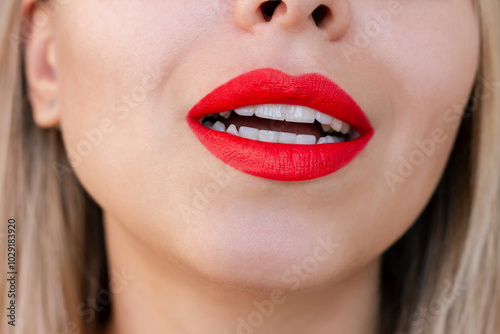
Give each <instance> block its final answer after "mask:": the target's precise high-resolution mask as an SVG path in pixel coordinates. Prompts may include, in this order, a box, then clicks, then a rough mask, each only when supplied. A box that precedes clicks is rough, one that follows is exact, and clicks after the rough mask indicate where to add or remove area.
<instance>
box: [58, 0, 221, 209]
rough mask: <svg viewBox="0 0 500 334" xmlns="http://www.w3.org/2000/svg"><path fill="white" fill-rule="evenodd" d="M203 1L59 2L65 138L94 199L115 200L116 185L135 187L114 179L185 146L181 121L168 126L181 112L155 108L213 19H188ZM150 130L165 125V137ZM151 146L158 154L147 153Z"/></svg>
mask: <svg viewBox="0 0 500 334" xmlns="http://www.w3.org/2000/svg"><path fill="white" fill-rule="evenodd" d="M206 6H207V5H206V4H201V3H198V4H191V5H190V4H189V3H187V4H184V3H182V4H181V3H180V2H174V1H168V2H167V1H154V2H152V3H150V4H148V5H147V6H145V5H144V4H143V3H142V1H135V0H132V1H127V2H126V3H124V2H120V1H106V2H103V1H86V2H71V3H68V4H67V5H65V6H61V8H60V13H59V16H58V21H57V24H58V25H59V26H60V27H59V28H58V29H57V33H58V35H57V37H56V38H57V45H58V50H57V55H58V64H59V74H60V78H59V80H60V83H61V89H60V95H61V96H60V99H61V105H62V110H63V114H62V128H63V133H64V139H65V144H66V147H67V151H68V155H69V158H70V160H72V164H73V167H74V168H75V171H76V173H77V174H78V176H79V178H80V180H81V181H82V183H83V184H84V185H85V187H86V188H87V190H88V191H89V192H90V193H91V194H92V195H94V197H96V199H97V200H98V201H99V202H108V201H109V202H113V201H114V200H113V199H112V198H113V197H114V196H115V197H116V194H114V192H115V191H117V190H120V189H121V190H125V189H127V191H140V189H136V188H134V187H133V184H134V183H133V182H123V181H119V180H126V179H129V178H130V175H136V179H138V182H137V183H136V184H140V181H139V179H140V178H141V177H145V174H149V175H150V176H151V175H152V174H153V173H157V172H158V171H156V170H155V168H156V167H155V166H158V165H162V164H163V161H165V160H168V159H169V158H171V157H172V156H175V153H174V152H184V151H186V150H185V148H184V144H183V142H182V141H179V140H176V139H177V138H179V134H180V133H181V132H182V131H185V130H186V129H187V126H186V129H183V128H180V127H169V124H170V122H171V121H172V119H176V118H179V117H180V115H183V113H179V112H176V111H178V109H179V108H178V106H177V105H175V103H176V102H175V100H169V101H166V104H165V105H162V106H161V109H159V108H155V106H156V105H157V103H158V101H159V100H160V99H162V97H161V95H162V94H161V92H162V91H164V90H168V89H167V88H166V87H165V85H171V84H172V83H169V80H168V79H169V78H168V77H169V75H170V74H171V73H172V72H173V70H174V69H175V68H176V67H177V65H178V63H179V60H180V59H182V58H183V55H184V53H185V52H186V50H188V49H189V48H191V47H192V45H196V43H198V40H199V39H202V38H203V33H204V31H205V30H203V28H205V29H209V28H210V24H211V23H213V22H216V20H215V19H214V20H205V21H204V22H203V23H204V25H203V27H202V26H201V21H200V20H193V16H194V17H196V16H197V15H201V14H202V11H203V10H206V8H205V7H206ZM76 13H78V14H77V15H76ZM179 13H189V15H180V14H179ZM212 21H213V22H212ZM131 22H133V24H131ZM151 120H154V121H151ZM158 124H162V125H164V126H158ZM152 128H155V129H158V128H161V129H163V133H164V136H163V137H162V139H164V141H163V142H161V143H158V142H154V143H152V142H151V140H150V138H149V134H150V133H151V132H152ZM155 131H156V130H155ZM152 144H154V145H156V146H154V147H152ZM157 149H161V150H163V151H162V154H161V155H160V154H156V155H153V157H151V156H147V153H148V152H153V151H154V152H157V151H155V150H157ZM154 152H153V153H154ZM184 161H186V162H190V161H191V159H190V157H185V160H184ZM146 162H147V163H146ZM163 165H167V166H171V167H176V166H173V164H163ZM117 166H119V168H117ZM177 167H178V166H177ZM176 170H177V172H178V171H179V168H177V169H176ZM176 170H174V169H173V170H170V171H168V170H167V171H165V173H166V172H173V174H170V175H175V171H176ZM153 186H154V185H153ZM110 190H111V191H110ZM142 191H147V189H142ZM125 200H126V199H125Z"/></svg>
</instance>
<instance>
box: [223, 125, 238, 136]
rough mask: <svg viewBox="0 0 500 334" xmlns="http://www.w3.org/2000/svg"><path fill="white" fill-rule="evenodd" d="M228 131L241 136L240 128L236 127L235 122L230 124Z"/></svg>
mask: <svg viewBox="0 0 500 334" xmlns="http://www.w3.org/2000/svg"><path fill="white" fill-rule="evenodd" d="M226 132H227V133H230V134H232V135H235V136H239V135H240V134H239V133H238V130H237V129H236V126H235V125H234V124H231V125H230V126H228V127H227V130H226Z"/></svg>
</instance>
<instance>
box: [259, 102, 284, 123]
mask: <svg viewBox="0 0 500 334" xmlns="http://www.w3.org/2000/svg"><path fill="white" fill-rule="evenodd" d="M286 110H287V108H286V107H285V106H282V105H279V104H265V105H258V106H256V107H255V116H257V117H260V118H266V119H274V120H277V121H284V120H285V112H286Z"/></svg>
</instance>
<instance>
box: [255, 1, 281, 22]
mask: <svg viewBox="0 0 500 334" xmlns="http://www.w3.org/2000/svg"><path fill="white" fill-rule="evenodd" d="M280 3H281V1H280V0H269V1H266V2H263V3H262V4H261V5H260V10H261V12H262V15H263V16H264V20H266V21H267V22H269V21H271V19H272V18H273V14H274V11H275V10H276V8H277V7H278V6H279V5H280Z"/></svg>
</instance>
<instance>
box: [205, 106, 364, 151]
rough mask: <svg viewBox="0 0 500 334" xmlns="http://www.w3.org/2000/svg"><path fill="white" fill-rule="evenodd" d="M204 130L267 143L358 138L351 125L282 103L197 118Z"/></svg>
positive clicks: (310, 142)
mask: <svg viewBox="0 0 500 334" xmlns="http://www.w3.org/2000/svg"><path fill="white" fill-rule="evenodd" d="M199 121H200V123H201V124H202V125H203V126H205V127H206V128H209V129H212V130H215V131H220V132H225V133H228V134H231V135H234V136H238V137H242V138H246V139H250V140H256V141H261V142H268V143H281V144H299V145H313V144H328V143H343V142H348V141H352V140H355V139H357V138H359V137H360V134H359V132H358V131H357V130H356V129H354V128H353V127H352V126H351V125H349V124H347V123H345V122H342V121H340V120H338V119H336V118H335V117H333V116H330V115H327V114H324V113H322V112H319V111H317V110H314V109H311V108H308V107H304V106H298V105H285V104H262V105H255V106H249V107H244V108H237V109H233V110H229V111H225V112H221V113H215V114H209V115H206V116H205V117H203V118H201V119H200V120H199Z"/></svg>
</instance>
